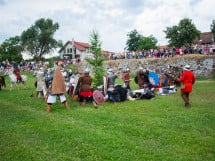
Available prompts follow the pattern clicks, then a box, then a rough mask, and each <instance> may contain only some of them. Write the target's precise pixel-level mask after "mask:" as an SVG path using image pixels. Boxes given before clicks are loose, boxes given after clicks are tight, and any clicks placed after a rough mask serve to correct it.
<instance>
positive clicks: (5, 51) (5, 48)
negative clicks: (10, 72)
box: [0, 36, 23, 62]
mask: <svg viewBox="0 0 215 161" xmlns="http://www.w3.org/2000/svg"><path fill="white" fill-rule="evenodd" d="M22 50H23V47H22V45H21V42H20V37H19V36H15V37H11V38H9V39H7V40H5V41H4V42H3V43H2V44H1V46H0V60H1V61H3V60H6V59H7V60H8V61H16V62H20V61H22V60H23V58H22V54H21V52H22Z"/></svg>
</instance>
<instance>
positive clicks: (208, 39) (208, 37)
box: [194, 32, 213, 44]
mask: <svg viewBox="0 0 215 161" xmlns="http://www.w3.org/2000/svg"><path fill="white" fill-rule="evenodd" d="M200 40H201V43H203V44H208V43H212V42H213V33H212V32H203V33H201V34H200V37H199V39H195V40H194V42H195V43H199V41H200Z"/></svg>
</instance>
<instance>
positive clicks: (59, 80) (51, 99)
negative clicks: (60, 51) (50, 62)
mask: <svg viewBox="0 0 215 161" xmlns="http://www.w3.org/2000/svg"><path fill="white" fill-rule="evenodd" d="M56 65H57V66H56V67H55V71H54V74H53V79H52V80H50V81H49V89H48V98H47V112H50V110H51V105H52V104H53V103H55V102H56V98H57V97H59V98H60V101H61V103H63V104H64V106H65V107H66V109H69V105H68V103H67V100H66V97H65V95H64V94H65V93H66V85H65V78H64V77H63V75H62V73H61V65H63V62H62V61H57V62H56Z"/></svg>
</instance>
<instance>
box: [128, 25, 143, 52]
mask: <svg viewBox="0 0 215 161" xmlns="http://www.w3.org/2000/svg"><path fill="white" fill-rule="evenodd" d="M127 37H128V39H127V41H126V47H125V49H126V50H128V51H137V50H138V47H139V42H140V40H141V38H142V35H141V34H139V33H138V32H137V30H136V29H134V30H132V31H131V32H129V33H128V34H127Z"/></svg>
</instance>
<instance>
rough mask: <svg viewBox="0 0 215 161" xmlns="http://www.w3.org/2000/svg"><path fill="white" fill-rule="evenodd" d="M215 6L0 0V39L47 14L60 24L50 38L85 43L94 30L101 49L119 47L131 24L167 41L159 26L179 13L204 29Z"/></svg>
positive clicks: (129, 0)
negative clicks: (100, 43)
mask: <svg viewBox="0 0 215 161" xmlns="http://www.w3.org/2000/svg"><path fill="white" fill-rule="evenodd" d="M214 6H215V1H214V0H0V43H2V42H3V41H5V40H6V39H8V38H10V37H14V36H19V35H21V33H22V32H23V31H24V30H27V29H28V28H30V27H31V26H32V25H33V24H34V23H35V21H36V20H38V19H41V18H45V19H47V18H50V19H52V20H53V22H54V23H58V24H59V26H60V27H59V29H58V30H57V31H56V33H55V36H54V37H55V39H57V40H62V41H63V43H66V42H67V41H71V40H73V39H74V40H75V41H79V42H86V43H89V42H90V34H91V33H92V31H97V32H98V34H99V36H100V37H99V39H100V41H101V42H102V49H103V50H106V51H111V52H122V51H124V48H125V47H126V41H127V39H128V36H127V34H128V33H129V32H131V31H133V30H134V29H136V30H137V31H138V33H140V34H141V35H143V36H150V35H153V36H154V37H155V38H156V39H157V40H158V44H157V45H166V44H167V43H168V40H167V39H166V38H165V33H164V32H163V31H164V30H165V29H166V28H167V27H172V26H173V25H178V23H179V22H180V20H182V19H184V18H189V19H191V20H192V23H193V24H194V25H195V26H196V28H197V29H198V30H200V31H201V32H209V31H210V25H211V24H212V21H213V20H214V19H215V12H214Z"/></svg>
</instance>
